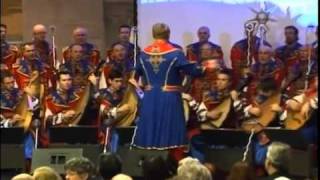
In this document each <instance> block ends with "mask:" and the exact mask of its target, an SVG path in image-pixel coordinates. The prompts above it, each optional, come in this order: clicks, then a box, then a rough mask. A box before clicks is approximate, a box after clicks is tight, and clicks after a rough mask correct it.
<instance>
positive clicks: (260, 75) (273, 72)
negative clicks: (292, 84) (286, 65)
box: [246, 46, 283, 97]
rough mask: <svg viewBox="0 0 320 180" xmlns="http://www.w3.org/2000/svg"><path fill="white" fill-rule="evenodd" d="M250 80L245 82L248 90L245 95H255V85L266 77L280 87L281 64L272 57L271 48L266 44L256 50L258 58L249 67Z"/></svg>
mask: <svg viewBox="0 0 320 180" xmlns="http://www.w3.org/2000/svg"><path fill="white" fill-rule="evenodd" d="M248 75H249V76H250V80H248V81H249V82H247V84H248V91H247V96H246V97H249V96H255V95H256V90H257V85H258V83H260V82H261V81H263V80H264V79H266V78H272V79H274V80H275V82H276V83H277V87H280V84H281V82H282V78H283V77H282V64H280V62H277V61H275V60H274V59H273V58H272V49H271V48H270V47H268V46H262V47H260V48H259V50H258V59H257V62H255V63H254V64H253V65H251V67H250V71H249V74H248Z"/></svg>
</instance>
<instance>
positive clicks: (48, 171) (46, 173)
mask: <svg viewBox="0 0 320 180" xmlns="http://www.w3.org/2000/svg"><path fill="white" fill-rule="evenodd" d="M33 178H34V180H62V178H61V176H60V175H59V174H58V173H57V172H56V171H55V170H54V169H52V168H51V167H48V166H42V167H38V168H37V169H35V170H34V172H33Z"/></svg>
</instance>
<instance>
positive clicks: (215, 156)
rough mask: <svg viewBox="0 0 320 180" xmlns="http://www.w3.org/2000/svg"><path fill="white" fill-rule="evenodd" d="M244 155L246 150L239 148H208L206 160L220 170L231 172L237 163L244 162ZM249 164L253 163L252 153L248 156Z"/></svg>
mask: <svg viewBox="0 0 320 180" xmlns="http://www.w3.org/2000/svg"><path fill="white" fill-rule="evenodd" d="M243 153H244V148H239V147H233V148H231V147H225V148H220V149H211V148H208V149H206V150H205V160H206V161H207V162H210V163H213V164H214V165H215V166H216V167H217V168H218V169H220V170H222V171H225V172H229V171H230V169H231V167H232V166H233V164H234V163H235V162H237V161H241V160H242V158H243ZM247 162H249V163H250V164H251V163H252V153H251V151H249V152H248V154H247Z"/></svg>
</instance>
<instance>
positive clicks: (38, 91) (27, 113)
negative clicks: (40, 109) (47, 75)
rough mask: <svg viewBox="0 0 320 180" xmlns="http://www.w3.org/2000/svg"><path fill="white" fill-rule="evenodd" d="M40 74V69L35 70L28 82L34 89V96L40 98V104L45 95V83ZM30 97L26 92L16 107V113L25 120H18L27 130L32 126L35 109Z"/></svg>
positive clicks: (32, 89) (19, 124) (20, 125)
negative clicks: (42, 81)
mask: <svg viewBox="0 0 320 180" xmlns="http://www.w3.org/2000/svg"><path fill="white" fill-rule="evenodd" d="M40 78H41V77H40V75H39V72H38V71H33V73H32V74H31V78H30V81H29V84H28V87H29V88H30V89H31V91H32V96H35V97H37V98H39V102H40V106H41V102H42V99H43V95H44V85H43V84H41V83H40ZM29 98H30V95H29V94H27V93H24V94H23V96H22V98H21V101H20V102H19V104H18V105H17V106H16V108H15V113H16V114H19V115H20V116H22V117H23V121H19V122H18V126H19V127H23V128H24V130H25V131H27V130H28V129H29V127H30V123H31V121H32V116H33V109H30V107H29Z"/></svg>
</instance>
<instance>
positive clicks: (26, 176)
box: [11, 173, 34, 180]
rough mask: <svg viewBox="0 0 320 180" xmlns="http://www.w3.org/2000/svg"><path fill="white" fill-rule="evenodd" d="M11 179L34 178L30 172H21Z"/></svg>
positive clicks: (29, 179)
mask: <svg viewBox="0 0 320 180" xmlns="http://www.w3.org/2000/svg"><path fill="white" fill-rule="evenodd" d="M11 180H34V179H33V177H32V176H31V175H30V174H26V173H21V174H18V175H16V176H14V177H13V178H12V179H11Z"/></svg>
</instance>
